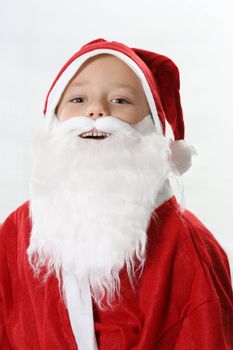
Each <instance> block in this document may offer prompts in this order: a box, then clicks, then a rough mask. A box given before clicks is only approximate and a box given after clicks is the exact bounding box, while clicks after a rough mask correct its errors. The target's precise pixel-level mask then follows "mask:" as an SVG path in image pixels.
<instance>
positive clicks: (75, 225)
mask: <svg viewBox="0 0 233 350" xmlns="http://www.w3.org/2000/svg"><path fill="white" fill-rule="evenodd" d="M169 152H170V151H169V145H168V142H167V140H166V139H165V138H164V137H163V136H159V135H157V134H156V133H155V132H154V131H152V132H150V133H145V135H142V134H141V137H140V138H137V139H136V140H135V139H132V138H129V137H127V136H125V135H124V134H122V133H116V134H113V135H111V136H110V137H108V138H106V139H104V140H94V139H89V140H86V139H82V138H80V137H77V136H74V135H73V134H70V133H67V134H63V135H62V137H58V136H57V135H56V137H54V135H53V134H52V133H48V134H46V135H44V136H43V137H42V139H41V142H39V145H38V149H37V152H36V161H35V164H34V169H33V175H32V178H31V183H30V192H31V196H30V215H31V220H32V231H31V237H30V244H29V247H28V251H27V252H28V257H29V261H30V263H31V265H32V267H33V269H34V271H35V273H37V274H38V273H39V272H40V271H41V269H42V268H43V267H44V266H46V267H47V271H48V273H47V275H46V277H47V276H48V275H49V274H51V273H55V274H56V276H57V278H58V279H59V281H60V272H61V271H62V273H65V274H67V273H69V272H71V271H72V272H73V273H74V274H75V276H76V277H77V279H78V280H80V281H81V280H82V279H88V281H89V284H90V287H91V292H92V296H93V298H94V300H95V301H96V303H97V304H98V305H99V306H100V307H101V301H102V299H103V297H104V296H105V293H106V299H107V302H108V303H109V304H110V303H111V301H112V299H113V297H114V295H115V294H116V293H117V294H119V291H120V281H119V272H120V271H121V269H122V268H123V266H124V264H126V267H127V272H128V275H129V278H130V280H131V282H132V277H133V275H134V267H135V264H136V263H137V264H139V266H140V267H141V268H143V265H144V262H145V257H146V243H147V227H148V224H149V221H150V217H151V214H152V212H153V211H154V209H155V208H156V207H157V200H158V194H159V191H160V190H161V188H162V187H163V185H164V182H165V180H166V179H167V177H168V174H169V172H170V166H169V161H168V158H169Z"/></svg>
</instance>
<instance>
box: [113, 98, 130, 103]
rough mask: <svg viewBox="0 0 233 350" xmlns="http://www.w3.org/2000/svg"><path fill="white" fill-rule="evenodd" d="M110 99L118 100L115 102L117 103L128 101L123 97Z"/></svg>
mask: <svg viewBox="0 0 233 350" xmlns="http://www.w3.org/2000/svg"><path fill="white" fill-rule="evenodd" d="M112 101H119V102H116V103H117V104H126V103H129V102H128V101H127V100H126V99H125V98H121V97H117V98H114V99H113V100H112Z"/></svg>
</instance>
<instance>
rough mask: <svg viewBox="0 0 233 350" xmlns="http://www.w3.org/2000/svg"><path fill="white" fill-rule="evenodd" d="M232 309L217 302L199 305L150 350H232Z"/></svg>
mask: <svg viewBox="0 0 233 350" xmlns="http://www.w3.org/2000/svg"><path fill="white" fill-rule="evenodd" d="M232 320H233V318H232V312H231V310H226V309H220V308H219V303H218V300H216V301H211V302H207V303H205V304H202V305H200V306H199V307H198V308H196V309H195V310H194V311H192V312H191V313H190V314H188V315H187V316H186V317H185V318H184V319H183V320H181V321H180V322H178V323H177V324H176V325H174V326H173V327H172V328H171V329H169V330H168V331H167V332H166V333H165V334H164V335H163V336H162V337H161V339H160V340H159V341H158V342H156V344H154V346H153V347H152V348H151V349H150V350H152V349H153V350H155V349H156V350H191V349H193V350H194V349H195V350H232V349H233V334H232V329H233V323H232Z"/></svg>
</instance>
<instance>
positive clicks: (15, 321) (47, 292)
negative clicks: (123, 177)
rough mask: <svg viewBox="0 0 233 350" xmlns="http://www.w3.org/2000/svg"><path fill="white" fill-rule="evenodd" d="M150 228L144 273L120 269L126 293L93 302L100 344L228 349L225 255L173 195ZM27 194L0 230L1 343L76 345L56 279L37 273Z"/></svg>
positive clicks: (231, 306) (231, 317)
mask: <svg viewBox="0 0 233 350" xmlns="http://www.w3.org/2000/svg"><path fill="white" fill-rule="evenodd" d="M155 212H156V214H157V218H156V219H153V217H154V216H152V220H151V223H150V226H149V229H148V239H149V242H148V253H147V254H148V256H147V261H146V265H145V267H144V271H143V274H142V276H141V277H140V278H139V279H138V282H136V284H135V292H133V290H132V287H131V286H130V283H129V280H128V278H127V274H126V273H125V271H124V270H122V274H121V295H122V300H121V302H118V303H117V305H115V306H114V309H113V310H111V311H105V312H102V311H100V310H99V309H97V308H96V307H95V305H94V321H95V333H96V339H97V343H98V347H99V349H101V350H105V349H106V350H111V349H112V350H113V349H115V350H117V349H119V350H130V349H135V350H150V349H151V350H152V349H153V350H160V349H161V350H169V349H171V350H186V349H187V350H189V349H200V350H207V349H208V350H209V349H211V350H220V349H221V350H231V349H233V296H232V288H231V280H230V271H229V264H228V260H227V256H226V254H225V252H224V251H223V249H222V248H221V246H220V245H219V244H218V242H217V241H216V240H215V238H214V237H213V236H212V234H211V233H210V232H209V231H208V230H207V229H206V228H205V227H204V226H203V224H201V223H200V221H199V220H198V219H197V218H196V217H195V216H194V215H193V214H191V213H190V212H189V211H187V210H185V211H184V212H183V213H182V212H181V210H180V207H179V205H178V203H177V201H176V199H175V197H172V198H171V199H169V200H168V201H166V202H165V203H164V204H162V205H161V206H160V207H159V208H157V210H156V211H155ZM30 230H31V226H30V219H29V211H28V202H26V203H25V204H23V205H22V206H21V207H19V208H18V209H17V210H16V211H15V212H13V213H12V214H11V215H10V216H9V217H8V218H7V219H6V221H5V222H4V223H3V224H2V226H1V233H0V259H1V261H0V288H1V289H0V298H1V299H0V300H1V304H0V305H1V310H0V315H1V324H0V348H1V350H10V349H14V350H16V349H19V350H22V349H25V350H27V349H28V350H29V349H30V350H32V349H35V350H39V349H41V350H42V349H43V350H50V349H51V350H54V349H57V350H58V349H61V350H64V349H67V350H68V349H70V350H71V349H77V346H76V343H75V339H74V335H73V333H72V329H71V325H70V322H69V316H68V313H67V310H66V307H65V305H64V303H63V301H62V299H61V297H60V294H59V289H58V282H57V280H56V278H55V277H50V278H49V279H48V281H47V282H46V284H45V285H43V284H42V282H41V279H37V278H36V277H34V276H33V272H32V270H31V268H30V266H29V264H28V261H27V255H26V248H27V246H28V242H29V236H30Z"/></svg>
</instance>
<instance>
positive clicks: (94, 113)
mask: <svg viewBox="0 0 233 350" xmlns="http://www.w3.org/2000/svg"><path fill="white" fill-rule="evenodd" d="M108 114H109V111H108V108H107V106H106V104H105V103H103V102H100V101H99V102H97V101H95V102H94V101H93V103H92V104H91V105H90V106H89V111H88V116H89V117H91V118H92V119H98V118H100V117H104V116H107V115H108Z"/></svg>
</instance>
